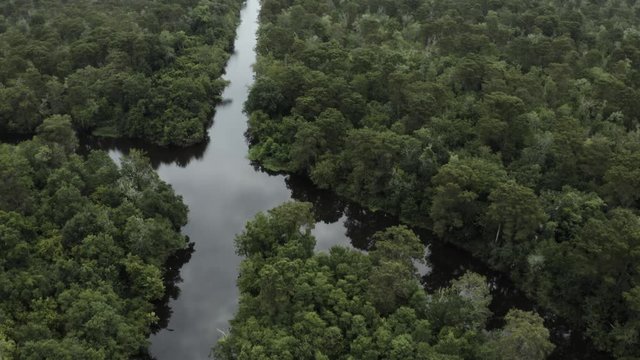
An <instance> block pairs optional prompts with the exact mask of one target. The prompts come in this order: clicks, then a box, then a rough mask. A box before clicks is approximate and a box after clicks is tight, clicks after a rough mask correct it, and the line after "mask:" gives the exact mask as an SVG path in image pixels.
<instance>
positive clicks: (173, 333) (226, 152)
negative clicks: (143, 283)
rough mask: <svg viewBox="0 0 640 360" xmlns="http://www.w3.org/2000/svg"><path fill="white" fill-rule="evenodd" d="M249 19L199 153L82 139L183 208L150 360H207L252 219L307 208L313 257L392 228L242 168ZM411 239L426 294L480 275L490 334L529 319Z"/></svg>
mask: <svg viewBox="0 0 640 360" xmlns="http://www.w3.org/2000/svg"><path fill="white" fill-rule="evenodd" d="M258 11H259V0H248V2H247V5H246V7H245V8H244V9H243V10H242V13H241V17H242V21H241V24H240V26H239V28H238V33H237V39H236V43H235V49H236V51H235V53H234V54H233V56H232V57H231V58H230V60H229V63H228V65H227V68H226V76H225V78H226V79H227V80H229V81H230V85H229V86H228V87H227V88H226V90H225V91H224V94H223V98H224V99H225V101H224V102H223V104H222V105H220V106H218V108H217V111H216V115H215V119H214V123H213V126H212V127H211V129H210V130H209V137H210V140H209V142H208V143H205V144H200V145H197V146H194V147H191V148H187V149H184V148H162V147H154V146H149V145H145V144H142V143H137V142H135V141H123V140H105V139H101V140H97V139H87V138H85V139H81V145H82V148H83V149H84V151H87V150H88V149H96V148H98V149H104V150H107V151H109V153H110V155H111V156H112V157H113V158H116V159H117V158H119V157H120V156H121V155H122V154H126V153H128V152H129V150H130V149H132V148H142V149H144V150H145V151H146V152H147V154H148V156H149V157H150V159H151V162H152V165H153V167H154V168H155V169H157V171H158V173H159V175H160V177H161V178H162V179H163V180H164V181H166V182H168V183H170V184H171V185H172V186H173V188H174V189H175V191H176V192H177V193H178V194H180V195H182V196H183V198H184V201H185V203H186V204H187V205H188V206H189V210H190V212H189V224H188V225H187V226H186V227H185V228H184V230H183V231H184V233H185V234H186V235H188V236H189V238H190V241H191V244H190V247H189V248H188V249H186V250H184V251H182V252H180V253H178V254H176V255H175V256H174V257H173V258H172V259H170V261H169V262H168V264H167V274H166V278H167V279H166V285H167V288H168V293H167V297H166V298H165V299H164V300H163V301H160V302H158V304H157V313H158V315H159V316H160V324H159V325H158V327H157V328H156V329H154V334H153V335H152V336H151V338H150V342H151V347H150V357H153V358H155V359H157V360H174V359H182V360H201V359H207V357H208V356H209V354H210V349H211V347H212V346H213V345H214V344H215V342H216V340H217V339H218V338H219V337H220V336H221V333H222V332H223V331H224V332H226V331H227V330H228V322H229V320H230V319H231V318H232V317H233V315H234V312H235V310H236V308H237V305H238V291H237V289H236V284H235V282H236V278H237V276H238V265H239V263H240V260H241V259H240V258H239V257H238V256H236V255H235V251H234V241H233V240H234V237H235V235H236V234H238V233H239V232H241V231H242V230H243V228H244V225H245V223H246V222H247V220H249V219H251V218H252V217H253V216H254V215H255V214H256V213H258V212H260V211H266V210H268V209H271V208H273V207H275V206H277V205H279V204H281V203H283V202H285V201H288V200H291V199H296V200H303V201H309V202H312V203H313V204H314V210H315V213H316V217H317V221H318V223H317V225H316V228H315V230H314V233H315V235H316V237H317V241H318V242H317V249H318V250H326V249H328V248H330V247H331V246H333V245H346V246H352V247H355V248H357V249H362V250H366V249H367V247H368V238H369V237H370V236H371V235H372V234H373V233H374V232H376V231H378V230H381V229H383V228H385V227H386V226H390V225H395V224H397V220H396V219H395V218H394V217H391V216H388V215H384V214H380V213H372V212H370V211H367V210H365V209H363V208H361V207H359V206H357V205H355V204H353V203H350V202H348V201H345V200H343V199H341V198H339V197H337V196H335V195H334V194H333V193H331V192H329V191H324V190H318V189H316V188H315V187H314V186H313V185H312V184H311V183H310V182H309V180H307V179H305V178H299V177H294V176H283V175H272V174H267V173H265V172H262V171H260V170H259V169H256V168H255V167H254V166H253V165H251V164H250V162H249V161H248V160H247V157H246V156H247V152H248V146H247V143H246V140H245V137H244V133H245V131H246V128H247V124H246V121H247V118H246V116H245V115H244V114H243V112H242V105H243V103H244V102H245V100H246V97H247V92H248V87H249V86H250V85H251V83H252V81H253V73H252V68H251V66H252V64H253V63H254V61H255V52H254V47H255V45H256V37H255V33H256V30H257V28H258V25H257V16H258ZM5 140H10V139H5ZM417 232H418V234H419V235H420V237H421V238H422V240H423V242H425V244H427V245H428V249H429V251H428V263H429V268H428V269H422V270H423V272H424V274H425V275H424V277H423V282H424V285H425V288H427V289H428V290H433V289H436V288H439V287H442V286H446V285H447V284H448V282H449V281H450V280H451V279H453V278H456V277H458V276H460V275H462V274H463V273H464V272H465V271H467V270H471V271H475V272H478V273H480V274H483V275H485V276H486V277H487V279H488V281H489V283H490V284H491V288H492V295H493V298H494V301H493V304H492V310H493V312H494V314H495V317H494V319H493V320H492V321H491V324H490V325H491V326H499V325H501V323H500V322H501V320H500V319H501V316H503V315H504V314H505V313H506V311H507V310H508V309H509V308H511V307H518V308H521V309H525V310H531V309H535V306H534V304H533V303H532V302H531V301H529V300H528V299H526V298H525V297H524V296H522V294H520V293H519V292H518V291H516V290H515V289H514V287H513V285H512V284H511V283H510V282H509V280H508V279H507V277H506V276H505V275H504V274H501V273H496V272H493V271H491V270H489V269H488V268H487V267H486V266H484V265H483V264H482V263H480V262H478V261H476V260H474V259H473V258H472V257H471V256H470V255H469V254H468V253H466V252H464V251H461V250H459V249H457V248H455V247H453V246H451V245H448V244H443V243H441V242H432V241H430V240H431V239H432V237H431V236H430V234H428V233H427V232H425V231H417ZM543 315H545V318H546V323H547V326H548V327H549V328H550V330H551V331H552V336H553V340H554V342H555V343H556V345H557V349H556V351H555V353H554V355H553V358H554V359H608V357H607V356H604V355H603V354H600V353H598V352H596V351H594V350H593V349H592V347H591V346H590V345H589V343H588V342H586V341H585V340H583V338H582V336H581V334H579V333H576V332H573V333H572V331H571V330H570V329H569V328H567V327H566V326H565V325H564V324H563V322H562V321H560V320H558V319H554V318H553V317H552V316H549V315H546V314H544V313H543Z"/></svg>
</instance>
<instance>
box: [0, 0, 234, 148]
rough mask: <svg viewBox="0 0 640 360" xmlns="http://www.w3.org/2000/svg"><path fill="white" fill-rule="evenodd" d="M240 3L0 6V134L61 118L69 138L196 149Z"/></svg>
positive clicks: (191, 0)
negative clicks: (78, 135) (80, 135)
mask: <svg viewBox="0 0 640 360" xmlns="http://www.w3.org/2000/svg"><path fill="white" fill-rule="evenodd" d="M241 4H242V1H241V0H177V1H176V0H136V1H126V0H109V1H89V0H68V1H58V0H40V1H3V2H2V3H0V131H2V132H12V133H33V132H34V131H35V129H36V127H37V126H38V125H40V124H41V123H42V121H43V120H44V119H46V118H47V117H49V116H52V115H68V116H70V117H71V121H72V123H73V126H74V128H75V129H76V130H78V131H82V132H84V133H94V134H96V135H100V136H117V137H130V138H142V139H145V140H147V141H150V142H153V143H157V144H162V145H166V144H176V145H182V146H185V145H191V144H194V143H197V142H201V141H203V140H204V139H205V138H206V136H207V132H206V129H207V127H208V126H209V125H210V123H211V115H212V113H213V110H214V107H215V105H216V104H217V103H218V102H219V101H220V100H221V99H220V94H221V91H222V89H223V88H224V86H225V85H226V82H225V81H224V80H222V79H221V78H220V76H221V75H222V72H223V70H224V65H225V63H226V61H227V59H228V57H229V52H231V51H232V50H233V49H232V47H233V39H234V36H235V27H236V25H237V23H238V14H239V11H240V6H241Z"/></svg>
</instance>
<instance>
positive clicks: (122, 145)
mask: <svg viewBox="0 0 640 360" xmlns="http://www.w3.org/2000/svg"><path fill="white" fill-rule="evenodd" d="M208 145H209V139H207V141H205V142H202V143H200V144H196V145H193V146H189V147H186V148H183V147H178V146H158V145H153V144H149V143H147V142H144V141H142V140H136V139H116V138H99V137H94V136H84V137H80V146H79V148H78V152H79V153H80V154H86V153H88V152H89V151H91V150H104V151H116V150H117V151H118V152H120V153H122V154H124V155H127V154H129V152H130V151H131V150H132V149H143V150H144V152H145V153H146V154H147V157H149V159H150V161H151V166H152V167H153V168H154V169H155V170H157V169H158V167H160V165H177V166H178V167H181V168H184V167H186V166H187V165H189V163H190V162H191V161H194V160H200V159H202V157H203V156H204V153H205V150H207V146H208Z"/></svg>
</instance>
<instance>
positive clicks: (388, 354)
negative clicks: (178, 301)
mask: <svg viewBox="0 0 640 360" xmlns="http://www.w3.org/2000/svg"><path fill="white" fill-rule="evenodd" d="M315 222H316V220H315V219H314V216H313V213H312V204H310V203H301V202H289V203H285V204H283V205H281V206H278V207H276V208H275V209H272V210H269V211H268V212H267V213H261V214H258V215H257V216H256V217H255V218H254V219H253V220H252V221H249V222H248V223H247V225H246V228H245V231H244V232H243V233H241V234H239V235H238V236H237V238H236V248H237V251H238V254H240V255H242V256H244V257H245V259H244V260H243V261H242V263H241V265H240V269H241V270H240V275H239V277H238V287H239V289H240V306H239V310H238V312H237V314H236V316H235V318H234V319H233V320H232V321H231V330H230V332H229V334H227V335H225V336H223V337H222V338H221V339H220V340H219V341H218V344H217V345H216V347H215V348H214V354H215V356H216V359H219V360H232V359H237V360H266V359H282V360H293V359H316V360H320V359H322V360H328V359H335V360H339V359H362V360H366V359H370V360H374V359H390V360H405V359H415V360H421V359H423V360H430V359H442V360H445V359H450V360H453V359H486V360H490V359H491V360H501V359H504V360H511V359H529V360H542V359H545V358H546V356H547V355H548V354H549V353H550V352H551V350H552V349H553V345H552V344H551V342H550V341H549V331H548V330H547V329H546V328H545V327H544V325H543V320H542V318H540V316H538V315H537V314H535V313H532V312H525V311H521V310H511V311H509V313H508V314H507V316H506V317H505V320H506V324H505V326H504V327H503V328H501V329H495V330H492V331H487V330H486V323H487V320H488V319H489V317H490V316H491V311H490V310H489V308H488V306H489V304H490V303H491V295H490V294H489V286H488V284H487V282H486V279H485V278H483V277H482V276H480V275H478V274H474V273H466V274H464V275H462V276H461V277H460V278H459V279H456V280H454V281H453V282H452V283H451V285H450V286H449V287H447V288H444V289H439V290H437V291H435V292H434V293H427V292H425V291H424V289H423V287H422V284H421V283H420V280H419V279H420V276H419V274H418V271H417V269H416V267H415V264H416V263H421V262H424V251H425V250H424V247H423V245H422V244H421V242H420V239H419V238H418V237H417V236H416V235H415V234H414V233H413V232H412V231H411V230H409V229H408V228H407V227H405V226H395V227H390V228H387V229H386V230H384V231H380V232H378V233H376V234H374V235H373V236H372V238H371V243H372V244H373V245H372V249H371V250H370V251H368V252H367V253H363V252H360V251H357V250H353V249H348V248H347V247H343V246H335V247H333V248H332V249H330V250H329V251H328V253H327V252H320V253H314V247H315V238H314V237H313V235H312V234H311V230H312V228H313V226H314V225H315Z"/></svg>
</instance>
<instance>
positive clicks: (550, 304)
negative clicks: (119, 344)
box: [221, 0, 640, 359]
mask: <svg viewBox="0 0 640 360" xmlns="http://www.w3.org/2000/svg"><path fill="white" fill-rule="evenodd" d="M260 20H261V27H260V30H259V34H258V46H257V51H258V56H259V58H258V63H257V64H256V66H255V69H256V82H255V84H254V86H253V87H252V89H251V93H250V94H249V99H248V101H247V103H246V110H247V112H248V113H249V114H250V120H249V121H250V123H249V125H250V128H249V131H248V133H247V135H248V138H249V140H250V142H251V150H250V158H251V159H252V160H254V161H256V162H257V163H258V164H260V165H261V166H263V167H265V168H267V169H269V170H275V171H286V172H291V173H301V174H308V175H309V176H310V177H311V179H312V180H313V181H314V182H315V183H316V184H317V185H319V186H321V187H324V188H330V189H333V190H335V191H336V192H337V193H338V194H340V195H343V196H345V197H347V198H349V199H352V200H355V201H357V202H359V203H361V204H363V205H365V206H367V207H369V208H370V209H382V210H384V211H386V212H389V213H392V214H395V215H398V216H399V217H400V218H401V219H402V220H403V221H404V222H406V223H409V224H412V225H418V226H422V227H425V228H428V229H431V230H432V231H433V232H434V233H435V234H436V235H437V236H438V237H439V238H440V239H443V240H444V241H449V242H453V243H455V244H457V245H459V246H462V247H464V248H466V249H468V250H470V251H472V252H473V253H474V254H476V255H477V256H479V257H480V258H482V259H484V260H485V261H486V262H487V263H488V264H490V265H491V266H493V267H494V268H496V269H499V270H502V271H505V272H508V273H509V274H510V275H511V277H512V278H513V279H514V281H515V283H516V284H517V285H518V286H519V287H520V288H521V289H523V290H524V291H525V292H526V293H528V294H529V295H530V296H531V297H532V298H534V299H536V301H537V302H538V303H539V304H541V305H542V306H544V307H546V308H548V309H550V310H552V311H553V312H555V313H557V314H559V315H561V316H563V317H565V318H567V319H568V320H570V321H571V322H572V323H573V324H574V325H576V326H578V327H580V328H584V329H585V330H586V333H587V334H588V335H589V336H590V337H591V338H592V339H593V341H594V343H595V344H596V346H597V347H598V348H600V349H603V350H607V351H609V352H611V353H612V354H613V355H615V356H616V357H618V358H621V359H634V358H638V357H640V266H639V264H640V217H639V216H638V210H639V206H640V191H639V189H640V180H639V179H640V141H639V140H640V132H639V131H638V124H639V120H640V101H638V100H639V99H640V2H637V1H635V0H626V1H623V0H583V1H559V0H525V1H515V0H488V1H487V0H464V1H462V0H400V1H388V0H350V1H325V0H264V1H263V5H262V10H261V14H260ZM260 221H264V220H260ZM254 226H257V225H254ZM246 236H249V235H244V236H243V237H241V238H240V239H241V244H242V242H243V241H244V240H242V239H244V238H245V237H246ZM399 246H400V245H399ZM240 249H241V253H243V254H245V255H247V256H249V258H248V259H249V260H248V261H247V262H245V264H244V268H243V276H242V277H241V281H240V288H241V290H242V292H243V299H242V303H241V311H240V313H239V318H240V319H244V320H245V321H246V324H239V323H238V322H237V321H239V320H237V321H236V322H235V323H234V326H235V331H236V334H235V335H233V332H232V335H231V336H230V338H229V339H225V340H224V342H223V345H222V346H221V349H222V350H224V351H229V352H230V353H231V354H236V355H237V354H250V352H249V351H255V354H260V355H259V356H263V355H262V354H265V352H266V353H268V352H269V351H273V350H272V347H273V346H276V345H278V346H288V345H286V344H289V343H288V342H287V341H289V340H287V339H288V338H287V337H286V334H289V333H290V332H291V331H295V332H297V333H299V332H304V329H305V326H307V325H305V322H317V323H318V324H323V326H326V327H327V329H328V330H327V331H334V330H330V329H333V327H335V326H337V327H338V328H340V326H345V325H342V323H341V316H342V315H340V314H341V313H342V310H340V313H335V312H330V315H323V314H322V313H321V314H317V313H313V312H312V311H313V308H300V309H298V308H294V309H287V311H284V310H282V311H281V312H276V313H269V312H267V311H266V310H263V309H260V308H259V307H258V305H256V304H254V303H253V301H254V300H252V299H253V298H256V297H259V296H263V295H260V291H265V292H268V291H271V292H273V293H274V294H278V296H283V297H284V296H285V295H283V294H281V293H279V292H278V291H279V290H277V289H262V290H261V288H260V286H259V285H258V280H256V279H267V278H269V277H270V276H272V275H271V273H272V272H273V271H274V269H277V267H278V266H291V267H292V268H296V269H297V267H302V269H303V270H302V271H303V272H305V273H306V272H307V271H309V272H312V273H313V272H320V273H321V274H322V276H323V277H337V278H340V277H341V276H347V272H346V271H347V270H344V269H342V267H341V266H339V264H341V262H344V261H347V260H342V259H344V258H345V257H348V258H349V260H348V262H349V264H352V265H353V264H360V263H361V262H365V263H366V265H362V266H371V267H373V268H375V267H376V265H375V262H376V260H375V258H376V256H381V255H374V254H371V255H370V257H371V259H369V260H365V259H367V258H366V257H365V256H363V255H359V254H345V253H343V252H341V250H337V251H336V250H334V252H333V253H332V254H331V255H330V256H320V257H309V256H310V255H305V256H307V258H305V259H306V260H305V261H302V262H300V261H298V262H295V261H294V260H289V259H285V260H280V261H281V262H277V263H275V264H274V265H269V267H267V265H265V267H264V268H262V267H261V266H263V265H262V263H263V262H265V261H267V262H268V261H275V259H280V258H283V257H284V258H287V256H289V255H284V254H283V255H280V254H279V253H278V254H277V255H272V256H271V257H273V256H275V259H270V258H269V256H268V255H263V257H262V258H260V257H258V256H257V255H255V254H254V250H248V249H244V248H243V247H242V246H241V248H240ZM285 249H287V250H286V251H285ZM291 250H292V249H289V248H288V247H285V248H283V250H282V251H283V252H284V253H286V254H288V251H291ZM296 256H298V255H296ZM254 258H255V259H254ZM369 262H370V263H369ZM332 264H337V265H336V266H335V267H332V266H334V265H332ZM272 266H273V267H272ZM323 266H324V267H325V268H323ZM260 269H262V270H261V272H260V273H257V271H258V270H260ZM338 269H339V270H338ZM343 271H345V272H344V273H343ZM349 271H354V272H356V271H358V270H356V269H351V270H349ZM365 273H366V272H365ZM291 276H292V278H291V280H290V281H289V283H292V282H294V281H296V282H297V281H298V278H297V277H295V276H294V275H291ZM301 276H303V275H301ZM304 276H306V275H304ZM362 276H363V275H362V274H360V273H357V272H356V273H353V274H352V273H349V274H348V278H349V279H354V280H355V279H362V278H363V277H362ZM367 276H368V275H367ZM372 276H373V273H372ZM318 277H319V278H320V276H319V275H318ZM301 279H302V278H301ZM273 281H275V280H273ZM278 281H280V280H278ZM283 281H284V280H283ZM359 281H360V280H359ZM318 286H324V285H318ZM351 286H353V284H352V285H351ZM363 286H364V285H363ZM371 286H375V285H374V284H371ZM338 288H339V290H336V291H335V293H336V294H337V293H340V294H343V293H347V294H348V293H349V291H351V293H352V294H355V293H357V292H359V291H361V292H367V291H376V290H371V289H369V290H366V291H365V290H364V289H362V288H361V289H359V290H356V289H349V288H347V287H346V285H345V287H344V288H341V287H339V286H338ZM305 289H308V291H309V293H311V291H312V290H311V289H313V287H311V288H301V289H295V293H294V294H289V295H287V296H289V297H291V299H289V300H288V301H292V302H293V304H297V303H296V301H297V299H298V297H300V298H304V296H306V295H303V294H308V293H307V292H306V291H307V290H305ZM331 289H333V288H331ZM390 289H391V288H389V289H387V290H388V291H392V290H390ZM291 291H293V290H291ZM393 291H395V290H393ZM327 292H328V291H327ZM331 294H333V293H331ZM331 294H328V293H323V294H322V296H326V297H330V296H332V295H331ZM354 296H355V295H354ZM287 299H288V298H287ZM323 299H324V298H318V299H317V300H315V299H314V300H310V301H312V302H315V301H331V300H323ZM359 300H360V301H364V300H363V298H359ZM330 304H331V305H327V306H329V309H331V308H333V307H334V306H338V305H336V304H335V303H330ZM345 305H346V304H345ZM373 306H374V307H375V305H373ZM394 310H395V308H394ZM398 311H399V310H398ZM403 311H407V312H409V313H411V310H409V309H404V310H403ZM414 311H415V312H413V313H411V314H412V315H411V316H417V318H420V319H421V316H427V314H422V315H420V313H419V312H418V311H416V310H415V308H414ZM327 312H328V313H329V311H328V310H327ZM374 314H375V315H374ZM352 315H353V313H350V311H347V315H346V316H352ZM362 316H364V318H365V319H366V318H367V316H373V318H370V319H372V320H370V322H369V323H366V326H369V328H368V329H370V330H371V329H376V330H375V331H382V330H379V329H385V330H384V331H386V333H385V334H389V332H391V333H393V330H390V329H391V328H392V327H393V326H401V327H402V326H405V329H406V331H407V332H403V331H405V330H402V331H399V332H396V333H395V334H397V336H400V337H399V338H395V339H394V340H390V341H392V342H394V341H395V344H396V345H397V346H400V345H401V344H402V346H405V345H406V346H408V347H409V348H412V349H417V348H418V347H419V346H420V345H419V342H420V340H419V339H420V337H419V336H418V335H416V336H415V337H413V338H412V340H409V339H408V338H406V337H402V336H405V335H404V334H411V332H412V331H417V330H415V328H414V327H416V326H419V325H418V323H419V321H417V322H415V323H413V324H412V325H411V326H413V327H410V326H409V325H395V324H394V325H391V324H390V323H389V322H391V320H389V318H387V320H386V321H381V320H380V319H379V318H378V317H377V316H378V315H377V313H373V312H372V313H371V314H368V315H362ZM265 319H267V320H265ZM374 319H375V320H374ZM265 322H267V323H268V322H273V323H274V324H281V323H282V324H284V325H282V326H276V327H275V329H270V330H269V332H268V333H263V332H262V331H263V330H261V329H260V326H264V323H265ZM385 324H386V325H385ZM430 324H431V325H432V326H434V324H435V323H434V322H433V321H430ZM289 325H290V326H289ZM274 326H275V325H274ZM363 326H364V324H363ZM454 326H455V325H454ZM292 329H293V330H292ZM340 329H342V328H340ZM343 330H344V329H343ZM264 331H266V330H264ZM431 331H436V332H437V331H438V327H437V326H436V327H435V330H434V329H431ZM348 333H349V332H348V331H347V332H344V331H343V332H342V336H344V335H345V334H348ZM265 334H268V335H265ZM262 336H264V337H265V338H273V339H279V341H278V342H277V343H276V344H272V343H265V344H262V343H261V344H262V345H261V346H262V347H261V348H260V349H254V350H249V349H248V348H247V347H246V346H244V345H243V344H244V341H245V340H246V339H247V338H248V337H253V338H257V339H262ZM327 336H328V335H327ZM385 336H386V335H385ZM316 338H317V337H316V336H315V335H309V341H314V339H316ZM372 339H373V338H368V339H367V340H364V339H363V340H358V341H362V344H365V343H366V344H373V343H375V340H372ZM317 340H318V341H329V342H325V343H323V345H322V346H326V348H327V349H334V350H335V351H339V352H340V351H342V349H343V348H341V347H340V344H342V342H341V341H343V339H342V338H340V337H337V336H336V339H333V340H330V339H326V338H323V337H320V338H317ZM265 341H266V340H265ZM274 341H275V340H274ZM330 341H335V345H334V344H333V343H330ZM366 341H370V343H367V342H366ZM440 341H442V340H440ZM456 341H457V340H456ZM358 343H360V342H358ZM429 343H430V344H432V345H433V344H434V343H433V342H429ZM438 344H440V342H436V345H433V347H434V349H436V350H435V351H438V350H437V348H438ZM247 346H248V345H247ZM363 346H364V345H363ZM403 349H404V347H403ZM386 350H388V351H391V348H387V349H386ZM244 351H246V352H244ZM327 351H329V350H327ZM352 351H354V350H353V349H352ZM372 351H374V350H372ZM340 354H341V355H340V356H343V355H344V356H345V358H347V355H346V353H340ZM334 355H335V354H334V353H330V352H329V353H323V354H321V355H318V356H320V357H319V358H323V357H322V356H327V357H329V358H333V356H334ZM238 356H240V355H238ZM243 356H245V355H243ZM246 356H248V357H247V358H251V356H249V355H246ZM256 356H258V355H256ZM264 356H266V355H264ZM351 356H352V358H360V357H359V355H355V354H351ZM386 356H387V355H385V356H383V357H386ZM388 356H389V357H386V358H392V357H390V356H391V355H388ZM232 357H233V356H230V358H232ZM294 357H295V356H294ZM256 358H259V357H256Z"/></svg>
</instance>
